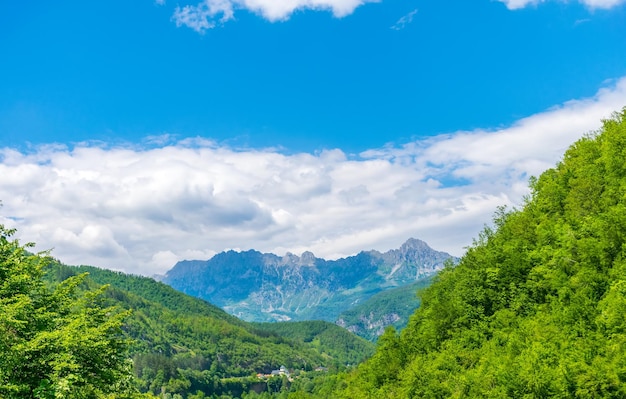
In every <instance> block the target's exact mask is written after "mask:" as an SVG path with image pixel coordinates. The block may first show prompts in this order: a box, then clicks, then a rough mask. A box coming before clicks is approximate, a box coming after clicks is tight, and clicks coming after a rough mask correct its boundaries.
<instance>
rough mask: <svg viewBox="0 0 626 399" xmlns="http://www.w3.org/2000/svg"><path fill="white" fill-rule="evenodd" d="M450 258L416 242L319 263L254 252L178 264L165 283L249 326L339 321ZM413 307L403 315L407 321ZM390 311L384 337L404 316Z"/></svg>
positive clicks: (307, 255)
mask: <svg viewBox="0 0 626 399" xmlns="http://www.w3.org/2000/svg"><path fill="white" fill-rule="evenodd" d="M447 261H452V262H454V261H456V258H454V257H452V256H451V255H449V254H447V253H445V252H439V251H435V250H433V249H432V248H430V247H429V246H428V245H427V244H426V243H425V242H423V241H421V240H417V239H409V240H408V241H407V242H405V243H404V244H403V245H402V246H401V247H400V248H399V249H394V250H390V251H388V252H385V253H381V252H378V251H374V250H372V251H363V252H360V253H359V254H357V255H355V256H350V257H347V258H342V259H338V260H325V259H321V258H317V257H315V256H314V255H313V254H312V253H311V252H304V253H303V254H302V255H301V256H297V255H294V254H291V253H287V254H286V255H285V256H282V257H281V256H277V255H274V254H264V253H261V252H258V251H254V250H251V251H245V252H235V251H228V252H223V253H220V254H217V255H216V256H214V257H213V258H211V259H209V260H207V261H197V260H196V261H182V262H179V263H177V264H176V265H175V266H174V268H172V269H171V270H170V271H169V272H167V274H166V276H165V278H164V279H163V282H165V283H167V284H169V285H170V286H172V287H174V288H175V289H178V290H180V291H182V292H184V293H186V294H189V295H193V296H196V297H199V298H202V299H205V300H207V301H209V302H211V303H213V304H215V305H217V306H219V307H221V308H223V309H224V310H226V311H227V312H228V313H230V314H232V315H235V316H237V317H239V318H241V319H243V320H247V321H255V322H270V321H288V320H291V321H299V320H326V321H331V322H336V321H338V320H339V319H340V315H341V314H342V313H343V312H345V311H348V310H350V309H352V308H354V307H355V306H358V305H359V304H362V303H364V302H365V301H367V300H368V299H370V298H372V297H374V296H375V295H376V294H378V293H380V292H383V291H386V290H389V289H394V288H397V287H403V286H406V285H409V284H413V283H415V282H416V281H419V280H422V279H424V278H427V277H429V276H432V275H434V274H435V273H437V272H438V271H439V270H441V269H442V268H443V267H444V264H445V263H446V262H447ZM411 295H412V296H413V297H414V296H415V292H412V294H411ZM416 306H417V302H416V303H415V307H416ZM414 309H415V308H414V307H413V308H410V309H409V310H407V312H405V313H406V314H404V313H403V315H402V319H403V320H404V322H405V323H406V318H407V317H408V314H410V313H412V311H413V310H414ZM394 312H395V311H392V312H391V313H394ZM391 313H390V314H377V315H376V320H372V323H370V325H371V326H373V327H372V328H375V330H376V331H377V332H378V333H380V332H382V330H381V326H382V327H383V328H384V327H385V326H386V325H388V324H392V323H394V322H397V321H398V318H399V317H400V316H399V315H398V314H396V313H394V314H391ZM358 318H359V317H358V316H357V319H358ZM342 320H344V321H343V322H342V323H343V324H342V325H343V326H345V327H346V328H349V327H350V325H346V324H345V319H342ZM381 323H382V324H381ZM353 330H355V331H361V329H353ZM366 330H367V329H366Z"/></svg>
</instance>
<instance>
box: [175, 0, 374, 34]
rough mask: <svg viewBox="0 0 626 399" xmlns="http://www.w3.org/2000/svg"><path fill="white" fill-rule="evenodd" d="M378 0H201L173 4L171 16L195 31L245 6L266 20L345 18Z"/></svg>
mask: <svg viewBox="0 0 626 399" xmlns="http://www.w3.org/2000/svg"><path fill="white" fill-rule="evenodd" d="M377 1H379V0H203V1H202V2H200V3H198V4H196V5H187V6H184V7H180V6H178V7H176V10H175V11H174V15H173V16H172V19H173V20H174V22H176V25H177V26H187V27H189V28H191V29H193V30H195V31H197V32H200V33H202V32H205V31H206V30H207V29H213V28H214V27H215V26H217V25H218V24H222V23H224V22H226V21H229V20H232V19H234V17H235V10H237V9H244V10H248V11H250V12H253V13H256V14H259V15H261V16H262V17H263V18H265V19H267V20H269V21H280V20H285V19H288V18H289V17H290V16H291V14H293V13H294V12H295V11H296V10H305V9H310V10H328V11H331V12H332V13H333V15H334V16H335V17H338V18H340V17H344V16H346V15H348V14H351V13H352V12H354V10H355V9H356V8H357V7H359V6H361V5H363V4H365V3H373V2H377Z"/></svg>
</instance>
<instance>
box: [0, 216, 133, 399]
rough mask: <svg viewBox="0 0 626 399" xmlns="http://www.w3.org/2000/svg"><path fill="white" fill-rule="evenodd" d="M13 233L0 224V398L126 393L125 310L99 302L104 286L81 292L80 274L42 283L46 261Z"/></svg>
mask: <svg viewBox="0 0 626 399" xmlns="http://www.w3.org/2000/svg"><path fill="white" fill-rule="evenodd" d="M14 233H15V231H14V230H10V229H6V228H5V227H4V226H1V225H0V397H7V398H41V399H44V398H45V399H47V398H102V397H105V395H109V394H111V395H115V396H116V397H121V396H119V395H123V396H124V397H130V396H131V394H132V392H133V389H132V384H131V376H132V375H131V365H130V363H129V360H130V359H129V358H128V356H127V351H126V349H127V342H126V340H125V339H124V337H123V336H122V334H121V332H122V331H121V326H122V322H123V320H124V318H125V317H126V316H127V315H128V313H127V312H121V311H119V309H118V308H116V307H109V306H103V303H102V299H103V295H102V294H103V292H104V290H105V289H106V287H102V288H101V289H98V290H96V291H88V292H83V293H82V294H80V295H79V294H78V290H77V286H78V285H79V284H81V282H82V281H83V280H84V279H85V275H77V276H72V277H70V278H68V279H65V280H64V281H63V282H61V283H60V284H55V285H53V286H48V285H46V284H45V283H44V280H43V275H44V268H45V266H46V265H47V264H48V263H49V262H50V259H49V258H48V257H47V256H44V255H45V254H40V255H33V254H31V253H29V252H28V251H27V248H28V247H30V246H31V245H26V246H21V245H20V243H19V242H18V241H17V240H12V239H11V237H12V236H13V234H14Z"/></svg>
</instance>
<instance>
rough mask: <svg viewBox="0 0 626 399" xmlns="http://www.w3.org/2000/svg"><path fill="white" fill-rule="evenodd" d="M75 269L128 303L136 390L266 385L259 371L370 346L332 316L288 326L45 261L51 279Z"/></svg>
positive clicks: (114, 302)
mask: <svg viewBox="0 0 626 399" xmlns="http://www.w3.org/2000/svg"><path fill="white" fill-rule="evenodd" d="M81 273H88V278H87V280H86V281H85V283H84V287H83V288H85V289H87V288H96V287H99V286H101V285H105V284H106V285H108V286H109V288H108V289H107V290H106V291H105V296H106V298H108V304H109V305H110V306H116V307H118V308H121V309H127V310H129V311H130V315H129V316H128V317H127V319H126V320H125V322H124V324H123V326H122V328H123V330H124V331H125V332H126V335H127V336H128V337H130V338H131V339H132V341H131V343H130V348H129V354H130V356H131V357H132V359H133V365H134V374H135V377H136V380H137V383H138V386H139V389H140V391H141V392H149V393H152V394H155V395H161V396H162V394H166V393H167V394H170V395H175V394H178V395H180V396H181V397H183V398H187V397H191V396H193V395H192V394H194V395H195V394H196V393H197V394H198V395H200V394H202V395H206V396H207V397H210V396H211V395H218V396H221V395H224V396H225V397H230V396H234V397H238V396H240V395H241V394H243V393H247V392H248V391H250V390H257V391H260V392H262V391H264V390H267V389H268V385H267V382H265V381H263V380H260V379H259V378H258V377H257V376H256V374H258V373H261V374H270V373H271V372H272V371H273V370H277V369H279V368H280V367H281V366H285V367H286V368H287V369H288V370H292V371H293V370H297V371H313V370H314V369H315V368H319V367H323V368H324V369H328V370H330V371H333V372H336V371H338V370H341V369H344V368H345V367H346V365H347V364H355V363H358V362H361V361H363V359H364V358H366V357H367V356H369V355H371V353H372V352H373V349H374V346H373V344H371V343H370V342H367V341H366V340H364V339H362V338H359V337H357V336H355V335H353V334H351V333H348V332H347V331H345V330H343V329H341V328H340V327H338V326H335V325H333V324H332V323H327V322H319V323H312V324H309V323H301V324H297V325H292V326H291V327H290V330H291V333H290V334H287V333H282V332H280V331H278V330H273V329H265V328H262V327H261V326H258V325H252V324H249V323H246V322H244V321H241V320H239V319H237V318H235V317H233V316H231V315H229V314H227V313H226V312H224V311H223V310H221V309H219V308H217V307H216V306H214V305H211V304H209V303H208V302H205V301H203V300H201V299H198V298H193V297H190V296H187V295H185V294H183V293H181V292H178V291H176V290H174V289H173V288H171V287H169V286H167V285H165V284H162V283H159V282H157V281H154V280H153V279H150V278H146V277H140V276H132V275H127V274H124V273H119V272H113V271H109V270H103V269H98V268H94V267H89V266H80V267H70V266H64V265H61V264H58V263H53V264H52V265H50V266H49V268H48V278H49V280H50V281H51V282H54V281H59V280H64V279H66V278H68V277H70V276H73V275H75V274H81ZM306 337H311V339H305V338H306ZM313 338H315V339H313ZM320 338H321V339H320ZM278 384H279V385H281V384H282V382H278ZM194 397H195V396H194Z"/></svg>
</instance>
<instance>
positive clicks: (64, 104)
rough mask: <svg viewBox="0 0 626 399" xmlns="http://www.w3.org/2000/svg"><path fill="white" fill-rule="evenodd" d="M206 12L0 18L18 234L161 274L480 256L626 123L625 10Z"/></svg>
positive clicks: (569, 5)
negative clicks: (209, 263) (614, 117)
mask: <svg viewBox="0 0 626 399" xmlns="http://www.w3.org/2000/svg"><path fill="white" fill-rule="evenodd" d="M198 1H199V0H194V1H183V2H173V1H165V2H163V1H160V2H154V1H150V0H145V1H142V0H141V1H140V0H138V1H132V2H129V1H119V0H109V1H93V2H85V1H61V2H44V1H31V2H28V3H24V2H17V1H8V2H4V3H3V5H1V6H0V8H1V12H0V54H1V57H2V62H0V75H1V76H2V77H3V78H2V79H1V80H0V151H1V152H0V167H1V168H0V169H2V170H1V171H0V172H1V175H0V199H1V200H2V202H3V208H2V209H0V222H2V223H5V224H8V225H13V226H15V227H18V229H19V231H20V234H21V235H22V237H23V238H24V239H25V240H32V241H36V242H37V243H38V244H39V245H40V246H41V247H42V248H54V252H53V254H55V255H56V256H58V257H59V258H61V260H64V261H67V262H69V263H91V264H96V265H99V266H105V267H112V268H120V269H124V270H128V271H134V272H138V273H144V274H150V273H153V272H163V271H165V270H167V269H168V268H169V266H171V265H172V264H173V262H175V261H176V260H179V259H184V258H191V257H200V258H202V257H208V256H211V255H212V254H214V253H215V252H218V251H221V250H224V249H227V248H242V249H247V248H257V249H261V250H266V251H276V252H280V251H283V252H284V251H287V250H289V251H293V252H296V253H298V252H302V251H303V250H313V251H314V252H315V253H316V254H318V255H321V256H329V257H337V256H343V255H348V254H351V253H354V252H356V251H358V250H360V249H369V248H377V249H381V250H384V249H389V248H391V247H396V246H398V245H399V244H401V243H402V241H404V240H405V239H406V238H408V237H410V236H416V237H418V238H422V239H425V240H426V241H428V242H430V243H431V244H432V245H433V246H434V247H436V248H437V249H443V250H448V251H450V252H453V253H454V254H456V255H460V254H461V253H462V250H463V249H462V248H463V247H464V246H466V245H468V244H470V243H471V239H472V237H474V236H475V235H476V233H477V231H478V230H479V229H480V227H481V226H482V225H483V224H484V223H486V222H488V221H489V215H490V214H491V213H493V211H494V209H495V207H496V206H498V205H502V204H509V205H514V204H518V203H519V202H520V200H521V198H522V196H523V195H524V194H525V193H526V189H525V185H526V180H527V178H528V176H529V175H531V174H538V173H540V172H541V171H542V170H544V169H545V168H547V167H549V166H551V165H553V164H554V162H556V161H557V160H558V159H559V157H560V155H561V154H562V152H563V151H564V150H565V148H567V145H568V144H570V143H571V142H573V141H574V140H575V139H576V138H578V137H580V136H581V135H582V134H584V133H586V132H587V131H589V130H592V129H595V128H597V127H598V126H599V121H600V119H601V118H603V117H608V116H609V115H610V112H611V111H615V110H618V109H621V107H623V106H625V105H626V95H624V92H626V88H625V87H624V86H626V83H625V81H624V77H626V5H625V4H624V2H623V1H621V0H584V1H567V2H564V1H556V0H555V1H535V2H533V1H526V0H509V1H489V0H484V1H483V0H476V1H471V2H470V1H460V0H454V1H452V0H449V1H443V0H442V1H414V0H404V1H398V0H382V1H379V2H374V1H362V0H291V1H287V0H221V1H217V0H205V1H204V2H198ZM476 143H480V144H476ZM476 146H477V147H476ZM470 151H474V152H473V153H469V152H470ZM489 151H493V152H489ZM486 178H488V180H489V181H488V182H487V181H485V179H486ZM124 179H128V180H127V181H125V182H124ZM44 199H45V201H44ZM333 204H335V206H333ZM122 226H123V227H122ZM168 265H169V266H168Z"/></svg>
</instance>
